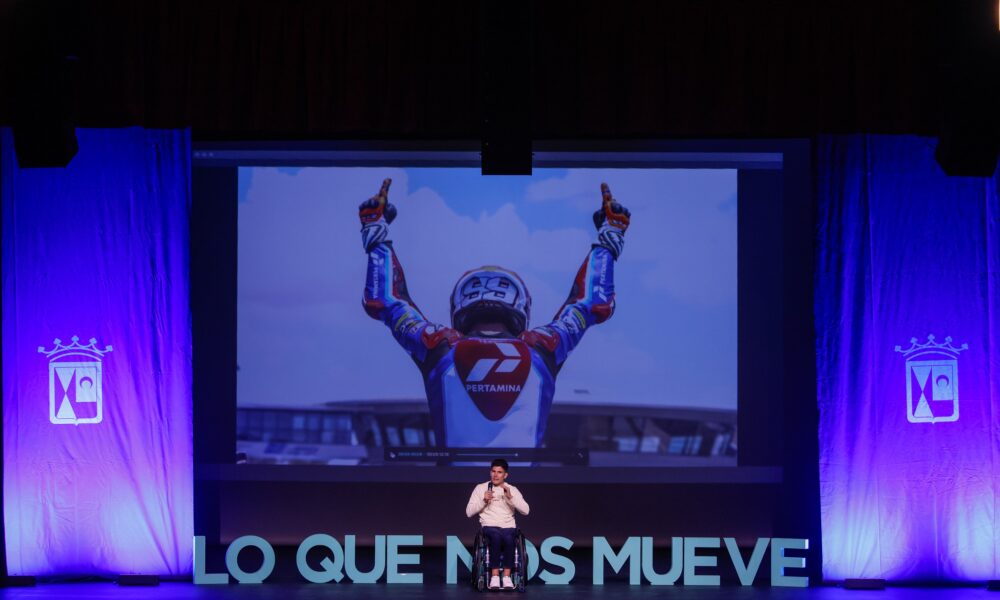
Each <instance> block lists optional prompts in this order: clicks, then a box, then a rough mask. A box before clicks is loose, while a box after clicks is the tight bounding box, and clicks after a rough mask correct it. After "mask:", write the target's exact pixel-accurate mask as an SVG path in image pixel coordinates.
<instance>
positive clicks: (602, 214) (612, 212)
mask: <svg viewBox="0 0 1000 600" xmlns="http://www.w3.org/2000/svg"><path fill="white" fill-rule="evenodd" d="M631 217H632V213H630V212H629V210H628V209H627V208H625V207H624V206H622V205H621V204H619V203H618V202H617V201H616V200H615V198H614V196H612V195H611V188H610V187H608V184H606V183H602V184H601V208H600V210H598V211H597V212H595V213H594V227H596V228H597V229H598V231H599V230H600V229H601V226H602V225H603V224H605V223H607V224H608V225H610V226H611V227H614V228H615V229H620V230H621V231H622V233H624V232H625V230H626V229H628V225H629V220H630V219H631Z"/></svg>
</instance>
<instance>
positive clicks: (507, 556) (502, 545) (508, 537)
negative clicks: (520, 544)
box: [483, 527, 517, 569]
mask: <svg viewBox="0 0 1000 600" xmlns="http://www.w3.org/2000/svg"><path fill="white" fill-rule="evenodd" d="M516 531H517V530H516V529H514V528H513V527H483V535H485V536H486V544H487V547H489V549H490V568H491V569H502V568H504V567H506V568H508V569H513V568H514V532H516ZM501 556H502V557H503V562H502V563H501V561H500V557H501Z"/></svg>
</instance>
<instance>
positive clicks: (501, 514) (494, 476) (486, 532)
mask: <svg viewBox="0 0 1000 600" xmlns="http://www.w3.org/2000/svg"><path fill="white" fill-rule="evenodd" d="M508 475H509V473H508V466H507V461H505V460H504V459H502V458H498V459H496V460H494V461H493V463H492V464H491V465H490V480H489V481H486V482H484V483H480V484H479V485H477V486H476V489H474V490H473V491H472V496H471V497H469V504H468V505H466V507H465V514H466V516H468V517H469V518H472V517H474V516H476V515H479V524H480V525H481V526H482V537H485V542H486V550H487V556H488V557H489V565H488V566H489V570H490V578H489V586H488V587H489V589H491V590H499V589H504V590H513V589H515V583H514V581H513V579H511V569H512V568H516V569H517V573H516V575H515V576H516V577H517V578H518V579H519V581H518V585H517V586H516V587H518V588H521V589H523V586H524V578H525V577H524V571H525V568H524V565H525V564H526V562H527V561H526V559H525V557H524V550H523V542H521V543H516V542H518V541H520V540H515V536H516V535H517V533H518V531H517V523H516V522H515V520H514V511H515V510H516V511H517V512H519V513H521V514H522V515H527V514H528V511H529V510H530V509H529V507H528V503H527V502H525V501H524V496H522V495H521V492H520V491H519V490H518V489H517V488H516V487H514V486H512V485H510V484H508V483H507V476H508ZM478 545H479V544H478V543H477V548H476V552H477V555H478V552H479V547H478ZM515 549H516V550H517V551H515ZM515 556H517V560H515ZM477 558H478V556H477ZM515 562H517V563H519V564H517V565H515ZM501 571H503V578H502V580H501V576H500V572H501ZM473 576H474V577H475V576H477V573H475V569H473Z"/></svg>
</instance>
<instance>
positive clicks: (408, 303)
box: [359, 179, 457, 364]
mask: <svg viewBox="0 0 1000 600" xmlns="http://www.w3.org/2000/svg"><path fill="white" fill-rule="evenodd" d="M391 184H392V180H391V179H386V180H385V181H383V182H382V189H381V190H379V193H378V195H376V196H373V197H371V198H369V199H368V200H366V201H365V202H363V203H362V204H361V206H360V207H359V216H360V218H361V241H362V244H364V247H365V251H366V252H367V253H368V272H367V275H366V277H365V291H364V298H363V304H364V308H365V312H367V313H368V315H369V316H370V317H372V318H373V319H378V320H380V321H382V322H383V323H385V325H386V326H387V327H388V328H389V329H390V330H391V331H392V336H393V337H394V338H395V339H396V341H397V342H399V345H400V346H402V347H403V349H404V350H406V351H407V352H408V353H409V354H410V356H411V357H413V359H414V360H415V361H417V363H419V364H423V363H424V362H425V361H426V360H427V357H428V354H429V352H430V351H431V350H433V349H434V348H436V347H437V346H438V345H439V344H440V343H442V342H443V341H454V339H457V333H456V332H454V331H453V330H451V329H449V328H446V327H441V326H438V325H434V324H433V323H430V322H429V321H427V319H425V318H424V315H423V313H421V312H420V309H419V308H417V306H416V305H415V304H414V303H413V301H412V300H411V299H410V294H409V291H408V290H407V288H406V277H405V276H404V275H403V268H402V266H400V264H399V259H398V258H396V252H395V251H394V250H393V248H392V242H391V241H389V239H388V236H389V224H390V223H392V221H393V220H394V219H395V218H396V207H395V206H393V205H392V204H389V186H390V185H391Z"/></svg>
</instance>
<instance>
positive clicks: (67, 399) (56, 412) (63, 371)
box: [38, 335, 111, 425]
mask: <svg viewBox="0 0 1000 600" xmlns="http://www.w3.org/2000/svg"><path fill="white" fill-rule="evenodd" d="M53 343H54V344H55V347H54V348H53V349H52V350H46V349H45V348H44V347H43V346H39V347H38V351H39V352H40V353H41V354H44V355H45V356H46V358H48V359H49V421H50V422H51V423H53V424H55V425H83V424H87V423H100V422H101V420H102V419H103V418H104V399H103V396H102V394H101V363H102V361H103V360H104V355H105V354H107V353H108V352H111V346H105V348H104V350H101V349H99V348H98V347H97V340H96V339H94V338H91V339H90V343H89V345H86V346H84V345H83V344H81V343H80V338H79V337H77V336H75V335H74V336H73V337H72V338H71V343H70V344H69V345H68V346H67V345H63V343H62V340H60V339H58V338H56V339H55V340H54V342H53Z"/></svg>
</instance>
